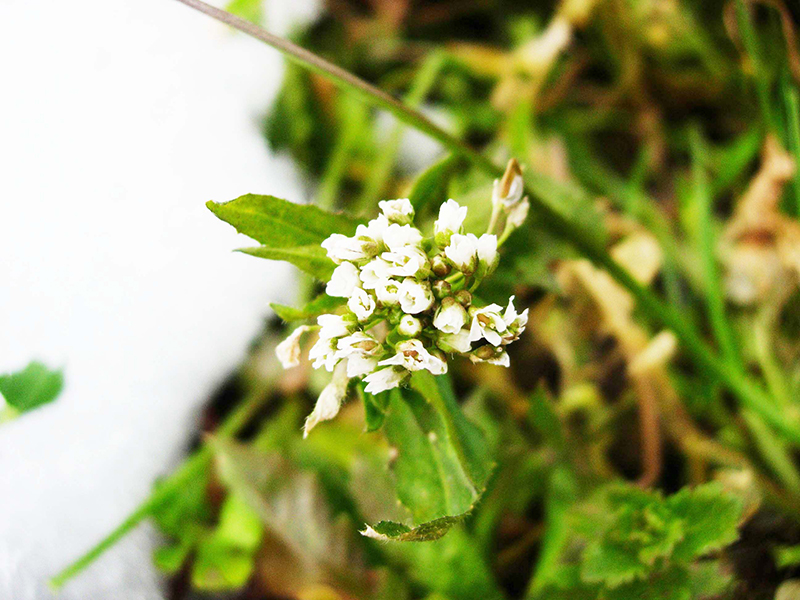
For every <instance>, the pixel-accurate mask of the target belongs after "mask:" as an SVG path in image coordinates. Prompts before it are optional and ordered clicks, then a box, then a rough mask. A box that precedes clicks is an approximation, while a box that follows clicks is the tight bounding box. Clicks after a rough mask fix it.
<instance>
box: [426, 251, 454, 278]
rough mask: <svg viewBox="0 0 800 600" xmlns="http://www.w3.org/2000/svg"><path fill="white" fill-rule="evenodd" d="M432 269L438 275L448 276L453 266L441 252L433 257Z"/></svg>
mask: <svg viewBox="0 0 800 600" xmlns="http://www.w3.org/2000/svg"><path fill="white" fill-rule="evenodd" d="M431 270H432V271H433V273H434V274H435V275H436V276H437V277H446V276H447V275H449V274H450V271H451V267H450V265H449V264H448V262H447V261H446V260H445V259H444V257H443V256H442V255H441V254H437V255H436V256H434V257H433V258H432V259H431Z"/></svg>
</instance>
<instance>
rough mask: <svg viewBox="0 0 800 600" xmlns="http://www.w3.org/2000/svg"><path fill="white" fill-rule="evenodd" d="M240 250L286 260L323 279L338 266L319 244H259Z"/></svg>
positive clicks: (263, 256) (262, 256) (258, 255)
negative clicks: (279, 245)
mask: <svg viewBox="0 0 800 600" xmlns="http://www.w3.org/2000/svg"><path fill="white" fill-rule="evenodd" d="M239 252H244V253H245V254H249V255H250V256H257V257H259V258H266V259H269V260H284V261H286V262H289V263H292V264H293V265H294V266H295V267H297V268H298V269H300V270H301V271H305V272H306V273H308V274H309V275H312V276H313V277H316V278H317V279H319V280H322V281H325V280H327V279H330V277H331V273H333V269H334V268H335V267H336V265H334V264H333V261H332V260H331V259H330V258H328V256H327V255H326V253H325V250H324V249H323V248H322V247H321V246H317V245H311V246H296V247H294V248H270V247H267V246H259V247H256V248H242V249H240V250H239Z"/></svg>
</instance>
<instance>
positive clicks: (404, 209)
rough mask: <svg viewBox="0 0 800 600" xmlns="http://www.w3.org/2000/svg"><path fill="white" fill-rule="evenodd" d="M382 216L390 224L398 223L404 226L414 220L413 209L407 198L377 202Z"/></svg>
mask: <svg viewBox="0 0 800 600" xmlns="http://www.w3.org/2000/svg"><path fill="white" fill-rule="evenodd" d="M378 206H379V207H380V209H381V211H382V212H383V214H384V215H385V216H386V218H387V219H388V220H389V221H390V222H392V223H400V224H401V225H406V224H408V223H411V221H413V220H414V207H413V206H411V202H410V201H409V199H408V198H399V199H397V200H382V201H381V202H378Z"/></svg>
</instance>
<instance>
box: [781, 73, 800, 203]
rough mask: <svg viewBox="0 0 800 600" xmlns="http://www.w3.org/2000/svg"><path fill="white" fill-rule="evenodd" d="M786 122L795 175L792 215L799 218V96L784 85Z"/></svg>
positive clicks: (790, 85)
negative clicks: (787, 122) (787, 123)
mask: <svg viewBox="0 0 800 600" xmlns="http://www.w3.org/2000/svg"><path fill="white" fill-rule="evenodd" d="M785 95H786V106H787V112H788V114H787V120H788V121H789V148H791V150H792V154H793V155H794V164H795V173H794V181H792V189H793V191H794V206H793V207H792V208H793V209H794V215H795V216H796V217H800V94H798V93H797V88H796V87H795V86H794V85H793V84H791V83H788V84H787V85H786V94H785Z"/></svg>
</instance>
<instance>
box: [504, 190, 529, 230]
mask: <svg viewBox="0 0 800 600" xmlns="http://www.w3.org/2000/svg"><path fill="white" fill-rule="evenodd" d="M530 208H531V203H530V202H529V201H528V199H527V198H523V199H522V202H520V203H519V204H517V205H515V206H514V207H512V208H511V210H509V211H508V215H507V216H506V225H507V226H511V227H513V228H514V229H516V228H517V227H520V226H521V225H522V224H523V223H524V222H525V219H527V218H528V211H529V210H530Z"/></svg>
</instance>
